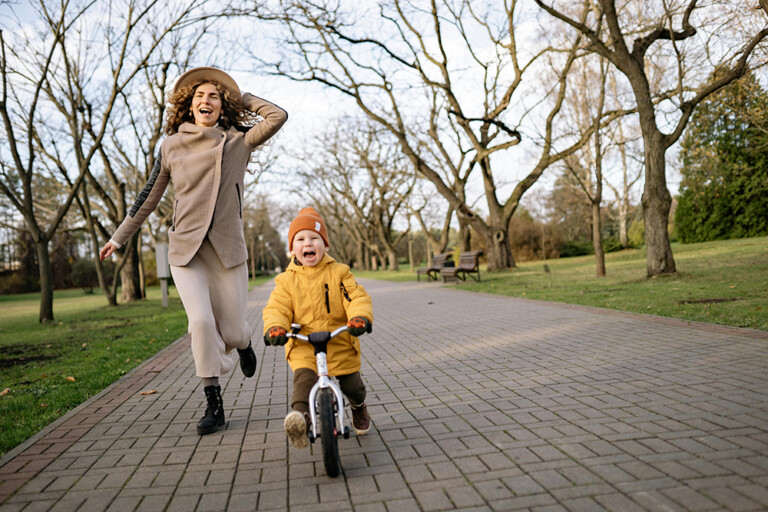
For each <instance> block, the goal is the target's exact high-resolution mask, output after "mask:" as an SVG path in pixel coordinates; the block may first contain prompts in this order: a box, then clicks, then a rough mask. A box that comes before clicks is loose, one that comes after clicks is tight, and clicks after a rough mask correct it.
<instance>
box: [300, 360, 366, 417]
mask: <svg viewBox="0 0 768 512" xmlns="http://www.w3.org/2000/svg"><path fill="white" fill-rule="evenodd" d="M336 379H337V380H338V381H339V387H340V388H341V392H342V393H344V395H345V396H346V397H347V400H349V402H350V404H351V405H355V406H358V405H361V404H362V403H363V402H365V384H364V383H363V377H362V376H361V375H360V372H355V373H350V374H349V375H337V376H336ZM315 382H317V373H315V371H314V370H311V369H309V368H299V369H297V370H296V371H295V372H294V373H293V395H291V409H293V410H294V411H299V412H301V413H306V414H309V392H310V391H311V390H312V386H314V385H315Z"/></svg>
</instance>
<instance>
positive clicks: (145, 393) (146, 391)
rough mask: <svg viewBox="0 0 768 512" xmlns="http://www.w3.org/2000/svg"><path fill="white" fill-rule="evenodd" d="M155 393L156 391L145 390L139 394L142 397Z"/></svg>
mask: <svg viewBox="0 0 768 512" xmlns="http://www.w3.org/2000/svg"><path fill="white" fill-rule="evenodd" d="M155 393H157V390H156V389H147V390H144V391H142V392H141V394H142V395H154V394H155Z"/></svg>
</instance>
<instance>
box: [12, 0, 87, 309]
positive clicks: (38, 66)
mask: <svg viewBox="0 0 768 512" xmlns="http://www.w3.org/2000/svg"><path fill="white" fill-rule="evenodd" d="M90 6H91V4H86V5H85V6H82V7H79V8H76V7H73V8H71V9H70V10H67V9H62V10H61V11H60V12H58V13H56V14H55V15H54V14H53V13H50V12H48V10H47V8H46V7H45V5H43V4H41V7H42V12H43V14H44V19H43V21H44V23H43V27H42V28H40V30H39V33H37V34H28V37H24V35H23V34H19V35H18V36H19V37H14V38H13V41H12V42H11V44H8V42H7V40H6V37H5V31H0V58H2V60H1V61H0V75H1V76H2V98H1V99H0V114H1V115H2V118H3V128H4V131H5V137H6V140H7V146H4V147H3V149H2V153H0V160H2V165H0V170H1V171H2V180H0V188H2V191H3V194H5V196H6V197H7V198H8V199H9V200H10V202H11V204H12V205H13V206H14V208H15V209H16V210H17V211H18V212H19V213H20V214H21V215H22V216H23V217H24V222H25V224H26V226H27V229H28V230H29V233H30V235H31V237H32V239H33V240H34V243H35V250H36V253H37V261H38V265H39V273H40V289H41V293H40V315H39V319H40V322H50V321H53V273H52V269H51V260H50V254H49V252H48V245H49V243H50V241H51V239H52V237H53V236H54V234H55V232H56V229H57V228H58V226H59V224H60V223H61V221H62V219H63V218H64V216H65V215H66V213H67V210H68V209H69V206H70V204H71V203H72V200H73V199H74V197H75V194H76V193H77V189H78V187H79V186H80V183H81V182H82V180H83V178H84V176H85V169H83V168H80V169H79V172H78V174H77V175H76V176H75V178H74V179H73V180H72V185H71V186H70V187H69V188H68V189H67V190H65V191H64V193H63V194H62V195H63V197H62V201H61V202H60V203H59V205H58V206H57V208H56V209H55V211H54V212H52V215H49V216H46V215H40V213H39V211H38V206H37V204H36V191H35V187H36V182H38V181H39V179H40V173H41V172H45V167H44V166H40V165H38V163H37V162H36V157H37V151H36V149H35V144H36V139H37V126H36V123H37V116H38V112H39V110H40V109H41V102H42V100H43V98H44V92H43V90H44V87H45V86H46V84H47V83H48V81H49V79H50V75H51V74H52V73H53V71H54V70H55V68H56V67H57V58H58V55H57V54H58V51H59V48H60V45H61V43H62V41H63V39H64V35H65V33H66V32H67V31H68V30H71V29H72V27H73V26H74V25H75V24H76V23H78V22H79V21H80V19H81V17H82V16H83V15H84V13H85V12H86V11H87V10H88V8H89V7H90ZM33 36H34V37H35V38H36V40H35V44H32V42H31V39H32V37H33ZM9 54H10V55H9ZM9 58H10V62H9ZM61 170H62V171H64V172H66V170H65V169H61ZM46 224H47V225H46Z"/></svg>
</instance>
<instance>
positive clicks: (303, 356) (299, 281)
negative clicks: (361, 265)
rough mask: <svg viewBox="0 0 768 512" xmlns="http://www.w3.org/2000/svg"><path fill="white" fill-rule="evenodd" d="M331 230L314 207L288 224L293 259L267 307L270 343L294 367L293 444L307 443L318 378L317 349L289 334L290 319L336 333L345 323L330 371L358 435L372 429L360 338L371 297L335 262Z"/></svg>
mask: <svg viewBox="0 0 768 512" xmlns="http://www.w3.org/2000/svg"><path fill="white" fill-rule="evenodd" d="M328 248H329V246H328V233H327V232H326V229H325V223H324V222H323V218H322V217H321V216H320V214H319V213H317V211H316V210H315V209H314V208H311V207H309V208H304V209H302V210H301V211H300V212H299V214H298V215H297V216H296V218H295V219H293V221H292V222H291V225H290V227H289V228H288V249H289V251H290V252H291V255H292V258H293V260H292V261H291V263H290V264H289V265H288V268H287V269H285V272H283V273H282V274H280V275H279V276H277V278H276V279H275V289H274V290H272V294H271V295H270V297H269V302H268V303H267V306H266V307H265V308H264V311H263V313H262V314H263V318H264V326H265V328H266V333H265V334H264V341H265V343H267V344H268V345H285V358H286V359H287V360H288V364H290V366H291V369H292V370H293V372H294V373H293V395H292V396H291V409H292V410H291V412H289V413H288V415H287V416H286V417H285V422H284V426H285V432H286V434H288V438H289V439H290V440H291V444H293V446H294V447H295V448H306V447H307V446H308V444H309V443H308V439H307V432H308V430H309V427H310V425H311V421H312V419H310V417H309V392H310V390H311V389H312V386H313V385H314V384H315V382H317V365H316V363H315V351H314V348H313V347H312V345H311V344H309V343H308V342H306V341H301V340H297V339H295V338H291V339H290V340H289V339H288V338H287V337H286V332H287V331H288V330H289V329H290V326H291V323H297V324H301V334H309V333H311V332H316V331H333V330H334V329H336V328H337V327H339V326H340V325H343V324H346V325H347V327H348V330H347V332H345V333H342V334H340V335H339V336H336V337H335V338H333V339H332V340H331V341H330V342H329V343H328V374H329V375H330V376H333V377H336V378H337V379H338V381H339V387H340V388H341V391H342V392H343V393H344V395H346V397H347V400H349V403H350V406H351V408H352V426H353V427H354V429H355V432H356V433H357V435H362V434H365V433H366V432H368V430H369V429H370V427H371V419H370V418H369V416H368V409H367V408H366V406H365V384H363V379H362V377H361V375H360V341H359V340H358V339H357V336H360V335H362V334H363V333H365V332H370V328H371V323H372V322H373V306H372V304H371V297H370V296H369V295H368V293H367V292H366V291H365V288H363V287H362V286H361V285H359V284H357V282H355V278H354V276H353V275H352V273H351V272H350V270H349V267H348V266H347V265H344V264H341V263H337V262H336V260H334V259H333V258H332V257H331V256H329V255H328V254H327V251H328Z"/></svg>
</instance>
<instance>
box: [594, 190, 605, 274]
mask: <svg viewBox="0 0 768 512" xmlns="http://www.w3.org/2000/svg"><path fill="white" fill-rule="evenodd" d="M601 231H602V221H601V219H600V202H599V201H595V202H593V203H592V246H593V247H594V248H595V272H596V275H597V277H605V252H604V251H603V238H602V236H601V234H600V232H601Z"/></svg>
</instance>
